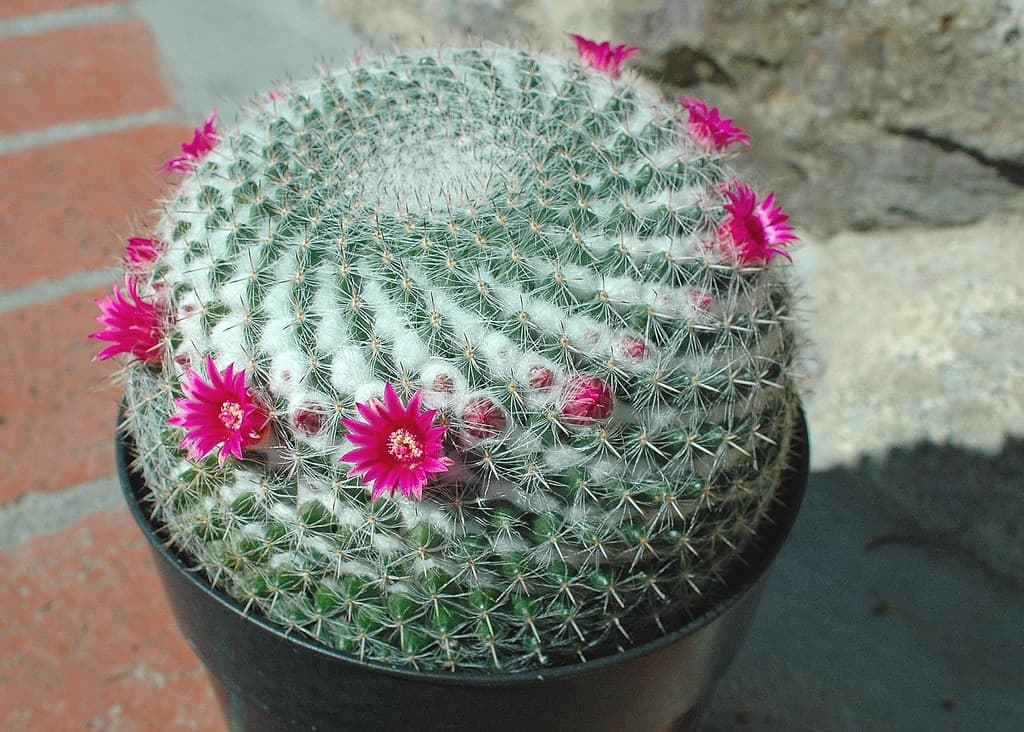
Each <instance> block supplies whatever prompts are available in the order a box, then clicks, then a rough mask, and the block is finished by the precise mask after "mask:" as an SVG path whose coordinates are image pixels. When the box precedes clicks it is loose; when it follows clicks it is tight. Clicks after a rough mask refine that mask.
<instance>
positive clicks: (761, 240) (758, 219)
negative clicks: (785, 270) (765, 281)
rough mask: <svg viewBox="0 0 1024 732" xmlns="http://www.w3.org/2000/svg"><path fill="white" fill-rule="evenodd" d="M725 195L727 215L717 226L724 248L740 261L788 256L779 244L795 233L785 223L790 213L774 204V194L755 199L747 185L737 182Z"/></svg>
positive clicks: (747, 261)
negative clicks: (726, 197) (784, 211)
mask: <svg viewBox="0 0 1024 732" xmlns="http://www.w3.org/2000/svg"><path fill="white" fill-rule="evenodd" d="M725 195H726V196H728V197H729V203H727V204H726V205H725V210H726V211H728V212H729V217H728V218H726V219H725V221H723V222H722V223H721V225H720V226H719V227H718V237H719V240H720V241H721V244H722V246H723V247H725V249H726V250H727V251H729V252H731V253H733V254H734V255H735V256H736V258H737V260H738V261H739V262H740V263H741V264H764V263H766V262H768V261H770V260H771V258H772V257H774V256H775V255H776V254H781V255H782V256H783V257H785V258H786V259H790V256H789V252H787V251H786V250H785V249H783V248H782V247H784V246H786V245H787V244H789V242H791V241H794V240H796V235H795V234H794V233H793V227H792V226H790V225H789V224H787V223H786V222H787V221H788V220H789V216H787V215H786V214H784V213H783V212H782V208H781V207H780V206H776V205H775V194H774V193H770V194H768V196H767V197H766V198H765V199H764V200H763V201H761V202H758V200H757V194H755V193H754V191H753V190H752V189H751V187H750V186H748V185H747V184H745V183H737V184H736V185H735V187H734V188H731V189H729V190H727V191H726V192H725Z"/></svg>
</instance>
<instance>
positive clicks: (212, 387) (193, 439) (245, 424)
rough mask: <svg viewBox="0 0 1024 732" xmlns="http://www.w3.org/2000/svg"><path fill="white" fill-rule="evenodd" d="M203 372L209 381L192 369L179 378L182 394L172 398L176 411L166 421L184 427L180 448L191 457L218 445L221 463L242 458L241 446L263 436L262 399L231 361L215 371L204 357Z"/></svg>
mask: <svg viewBox="0 0 1024 732" xmlns="http://www.w3.org/2000/svg"><path fill="white" fill-rule="evenodd" d="M206 374H207V379H209V381H204V380H203V378H202V377H201V376H200V375H199V374H197V373H196V372H195V371H192V369H187V370H186V371H185V376H184V378H182V380H181V388H182V390H183V391H184V392H185V396H184V398H181V399H175V400H174V403H175V404H176V405H177V407H178V411H177V412H176V413H175V414H174V415H173V416H171V418H170V419H168V420H167V421H168V422H169V423H170V424H173V425H177V426H178V427H183V428H185V430H186V433H185V437H184V438H182V440H181V449H183V450H184V449H185V448H188V456H189V458H190V459H193V460H195V459H198V458H202V457H205V456H206V455H209V454H210V453H211V452H213V451H214V450H215V449H217V446H218V445H219V446H220V454H219V455H218V456H217V462H218V463H220V464H221V465H223V464H224V463H225V462H227V459H228V456H234V457H236V458H238V459H241V458H242V449H243V448H246V447H251V446H253V445H255V444H257V443H259V442H261V441H262V440H263V438H264V437H266V434H267V431H268V430H269V429H270V417H269V415H268V413H267V408H266V407H265V406H264V405H263V402H261V401H260V399H259V397H257V396H256V394H255V393H253V391H252V390H251V389H250V388H249V387H248V386H246V383H245V370H244V369H239V371H238V372H237V373H235V366H234V364H228V367H227V368H226V369H224V371H218V370H217V365H216V364H215V363H214V362H213V359H212V358H210V357H209V356H207V358H206Z"/></svg>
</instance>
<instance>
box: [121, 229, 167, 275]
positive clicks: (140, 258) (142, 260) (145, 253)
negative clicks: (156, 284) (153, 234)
mask: <svg viewBox="0 0 1024 732" xmlns="http://www.w3.org/2000/svg"><path fill="white" fill-rule="evenodd" d="M160 250H161V245H160V242H158V241H157V240H156V239H143V238H141V237H137V236H133V237H132V238H131V239H129V240H128V246H126V247H125V248H124V257H123V259H124V266H125V268H126V269H127V270H128V271H129V272H131V273H132V274H140V273H142V272H145V271H147V270H148V269H149V267H150V266H151V265H152V264H153V262H155V261H156V258H157V257H158V256H160Z"/></svg>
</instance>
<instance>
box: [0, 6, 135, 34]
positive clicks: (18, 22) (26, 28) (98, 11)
mask: <svg viewBox="0 0 1024 732" xmlns="http://www.w3.org/2000/svg"><path fill="white" fill-rule="evenodd" d="M130 17H134V13H133V12H132V8H131V6H130V5H129V4H127V3H110V4H107V5H90V6H86V7H82V8H71V9H70V10H49V11H44V12H41V13H33V12H31V11H29V12H28V13H25V14H24V15H18V16H15V17H13V18H7V19H5V20H0V38H8V37H10V36H26V35H32V34H35V33H46V32H47V31H54V30H62V29H64V28H74V27H76V26H85V25H96V24H97V23H103V22H106V21H111V20H122V19H124V18H130Z"/></svg>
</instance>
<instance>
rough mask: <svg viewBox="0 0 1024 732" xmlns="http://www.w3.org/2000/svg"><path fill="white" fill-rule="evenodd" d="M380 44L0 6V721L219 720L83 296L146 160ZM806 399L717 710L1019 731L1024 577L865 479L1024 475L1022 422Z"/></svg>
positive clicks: (119, 726)
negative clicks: (871, 418)
mask: <svg viewBox="0 0 1024 732" xmlns="http://www.w3.org/2000/svg"><path fill="white" fill-rule="evenodd" d="M375 45H380V41H379V39H368V38H361V37H359V36H358V34H357V33H355V32H354V31H353V30H352V28H351V26H350V25H349V24H347V23H346V22H345V20H344V18H343V17H339V15H338V14H337V13H334V14H331V13H328V12H327V11H326V10H325V9H323V8H322V7H321V6H320V5H319V4H317V3H314V2H312V1H311V0H289V1H287V2H278V1H275V0H218V1H217V2H209V1H208V0H173V2H172V1H171V0H140V1H138V2H108V1H107V0H5V2H4V3H2V4H0V92H3V96H4V98H5V100H6V103H5V105H4V107H3V108H2V109H0V343H2V344H3V347H4V349H5V352H6V353H7V356H8V359H7V365H6V368H5V376H4V377H3V378H2V379H0V382H2V384H0V461H2V462H3V463H4V464H5V465H6V466H7V467H8V470H7V472H6V475H5V478H4V480H3V482H2V483H0V588H2V589H3V590H4V595H5V596H6V597H7V598H8V599H7V606H6V608H5V611H4V612H3V613H0V648H3V649H4V652H3V654H2V656H0V709H3V710H4V712H3V716H2V718H0V719H2V720H3V722H5V723H6V726H4V725H2V724H0V726H3V727H4V728H5V729H10V730H32V731H35V730H71V729H97V730H149V729H160V730H168V729H199V730H219V729H223V723H222V722H221V721H220V717H219V712H218V710H217V708H216V703H215V701H214V699H213V696H212V693H211V691H210V688H209V685H208V683H207V681H206V678H205V675H204V673H203V671H202V669H201V667H200V666H199V664H198V662H197V661H196V659H195V657H194V656H193V655H192V654H191V652H190V650H189V649H188V647H187V645H186V644H185V643H184V641H182V640H181V638H180V637H179V636H178V635H177V632H176V629H175V628H174V626H173V621H172V620H171V618H170V616H169V613H168V610H167V607H166V604H165V603H164V601H163V598H162V596H161V594H160V590H159V587H158V585H157V583H156V578H155V576H154V575H153V572H152V570H151V569H150V567H149V564H148V558H147V556H146V548H145V545H144V543H143V541H142V539H141V537H140V536H139V535H138V532H137V530H136V529H135V527H134V526H133V525H132V523H131V519H130V517H129V516H128V513H127V511H126V510H125V509H124V508H123V507H122V506H121V502H120V501H121V499H120V497H119V494H118V490H117V487H116V483H115V480H114V478H113V477H112V476H113V472H114V468H113V460H112V451H111V437H112V426H113V421H114V414H115V409H116V402H117V390H116V388H114V387H109V386H107V385H106V382H105V381H104V379H105V378H106V376H107V375H108V374H109V373H110V370H109V369H105V368H103V367H101V366H96V365H93V364H90V363H89V359H90V358H91V356H92V354H93V352H94V351H95V348H94V344H93V343H91V342H89V341H87V340H86V339H85V334H87V333H89V332H90V331H91V330H93V325H94V324H93V322H92V317H93V314H94V312H95V311H94V308H93V304H92V300H93V299H94V298H96V297H99V296H101V295H102V294H103V293H104V292H105V291H106V290H107V289H108V287H109V283H110V282H112V281H113V279H114V277H115V273H114V270H112V269H111V268H110V266H109V265H110V264H111V263H113V262H115V261H116V259H117V256H118V252H119V251H120V249H121V247H122V242H123V239H124V238H125V237H127V236H130V235H133V234H135V233H137V231H138V229H137V228H135V227H136V226H137V222H140V221H141V222H144V221H145V220H146V215H147V212H148V211H149V210H150V207H151V201H152V199H153V196H154V195H155V194H156V192H157V191H158V190H159V186H158V185H157V183H156V182H155V181H154V180H153V176H152V171H153V170H154V169H155V168H156V166H157V165H158V164H159V162H160V161H161V160H163V159H165V158H166V157H168V156H169V155H171V154H173V153H174V152H175V151H176V149H177V143H178V141H180V140H182V139H185V137H186V136H187V135H188V134H189V131H190V129H191V127H193V126H195V125H196V124H198V123H199V122H200V121H201V120H202V119H203V118H204V117H205V116H206V114H207V112H208V111H209V109H210V108H211V107H214V106H216V107H217V108H218V110H219V113H220V115H221V118H222V119H227V120H230V119H231V118H232V117H233V114H234V111H235V109H236V108H237V101H239V100H245V99H246V98H248V97H249V96H250V95H251V94H254V93H257V92H260V91H265V90H267V89H269V88H271V87H272V86H273V85H274V83H275V82H276V81H279V80H281V79H282V78H285V77H286V76H287V75H289V74H291V75H295V76H303V75H305V74H307V73H308V72H309V70H310V69H311V68H312V65H313V63H314V62H315V61H317V60H326V61H327V62H330V61H339V62H340V61H343V60H345V59H347V58H349V57H351V56H352V55H353V54H355V53H356V52H358V51H359V50H361V49H365V48H367V47H371V46H375ZM860 236H866V235H860ZM827 244H828V243H827V242H826V243H825V245H826V246H823V247H822V248H818V249H816V250H815V252H816V253H815V257H816V258H817V261H818V265H817V266H818V267H820V266H821V265H820V263H821V260H822V258H823V257H827V256H828V249H827ZM815 271H816V270H815V269H814V268H811V269H809V270H808V276H810V277H813V276H814V272H815ZM809 289H810V290H812V291H813V289H814V283H813V282H811V283H809ZM1015 355H1016V356H1017V357H1019V355H1020V354H1015ZM827 383H828V382H821V383H820V384H819V388H820V387H821V386H824V385H827ZM815 398H816V397H812V399H811V401H810V403H809V412H810V415H811V426H812V440H814V439H820V440H822V444H821V445H820V449H821V454H823V455H828V456H830V457H829V460H828V461H827V462H825V463H820V462H819V469H817V470H816V471H815V472H814V473H813V475H812V477H811V484H810V489H809V493H808V497H807V501H806V504H805V507H804V509H803V512H802V515H801V517H800V520H799V522H798V524H797V526H796V528H795V530H794V533H793V535H792V538H791V540H790V542H789V544H788V545H787V547H786V549H785V550H784V552H783V553H782V555H781V556H780V558H779V560H778V563H777V565H776V566H775V568H774V569H773V571H772V573H771V575H770V579H769V584H768V586H767V589H766V593H765V596H764V601H763V605H762V612H761V614H760V616H759V618H758V620H757V622H756V624H755V627H754V629H753V632H752V635H751V638H750V639H749V641H748V643H747V644H746V646H745V648H744V650H743V651H742V653H741V655H740V657H739V658H738V659H737V661H736V663H735V665H734V666H733V668H732V669H731V670H730V672H729V674H728V676H727V677H726V679H725V680H724V682H723V684H722V686H721V688H720V690H719V692H718V694H717V697H716V702H715V705H714V708H713V710H712V713H711V715H710V718H709V719H708V723H707V728H708V729H710V730H911V731H912V730H929V731H931V730H986V731H989V730H1008V731H1009V730H1020V729H1024V642H1022V638H1024V636H1022V632H1021V628H1024V588H1022V587H1021V585H1020V583H1019V582H1017V581H1015V580H1013V579H1012V578H1010V577H1008V576H1006V575H1003V576H998V575H995V574H992V573H991V572H990V570H988V569H986V568H985V567H984V566H983V565H982V564H981V563H979V562H978V561H977V560H976V559H975V558H972V557H971V556H970V555H969V554H968V553H966V552H965V551H964V550H963V549H962V548H961V545H960V544H958V543H955V542H953V541H946V540H944V539H943V538H942V534H941V533H936V532H934V531H924V530H922V529H921V528H920V526H919V525H918V524H916V523H914V522H910V521H908V519H907V518H906V516H907V514H906V513H905V512H904V513H898V510H899V509H898V508H897V507H896V506H895V505H894V504H892V503H888V502H887V503H882V502H881V500H880V499H879V495H883V494H884V493H879V491H875V490H868V489H867V488H866V486H868V485H873V484H877V483H879V482H880V481H881V482H884V481H885V480H886V478H887V476H889V475H894V476H899V477H900V480H906V479H907V476H925V477H926V478H927V480H929V481H934V482H935V483H936V484H937V485H940V487H941V485H942V484H944V482H949V481H952V480H953V478H952V477H950V476H956V475H960V474H966V473H970V474H971V475H979V474H980V475H983V476H989V477H993V479H995V480H1000V481H1008V480H1011V479H1013V480H1019V474H1020V471H1016V469H1014V471H1010V470H1009V469H1008V468H1007V466H1018V467H1019V466H1020V463H1021V454H1022V449H1021V442H1020V439H1019V436H1018V437H1017V438H1012V436H1011V439H1009V440H1007V441H1005V442H1004V443H1003V445H1002V447H1001V449H997V450H996V451H995V452H990V453H988V454H985V455H983V454H981V453H978V452H976V451H973V450H970V449H962V450H959V449H949V448H948V447H941V448H940V447H939V446H935V445H931V444H930V443H922V444H921V445H916V446H915V445H903V444H895V443H892V444H888V445H882V446H880V451H879V450H876V454H875V456H874V457H873V458H872V460H871V461H865V460H861V459H858V457H857V456H856V455H853V456H851V455H848V454H846V453H843V450H845V447H843V450H840V449H839V447H837V446H835V445H832V444H830V440H831V439H832V436H833V432H831V431H829V430H817V431H816V430H815V408H816V407H815V404H816V402H815V401H814V400H815ZM818 403H821V402H820V401H819V402H818ZM875 447H876V448H879V446H877V445H875ZM937 451H938V452H939V453H940V456H939V458H937V457H936V452H937ZM840 453H843V454H842V455H840ZM837 456H839V457H837ZM840 457H841V458H842V459H840ZM937 464H938V467H936V465H937ZM935 494H936V495H945V493H944V492H943V491H942V490H939V491H936V492H935ZM883 506H885V508H884V509H883V508H882V507H883ZM1009 536H1011V537H1014V536H1016V537H1017V540H1018V541H1019V534H1018V533H1015V532H1013V531H1011V532H1010V533H1009ZM111 621H113V622H111ZM428 722H429V720H425V723H428Z"/></svg>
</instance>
